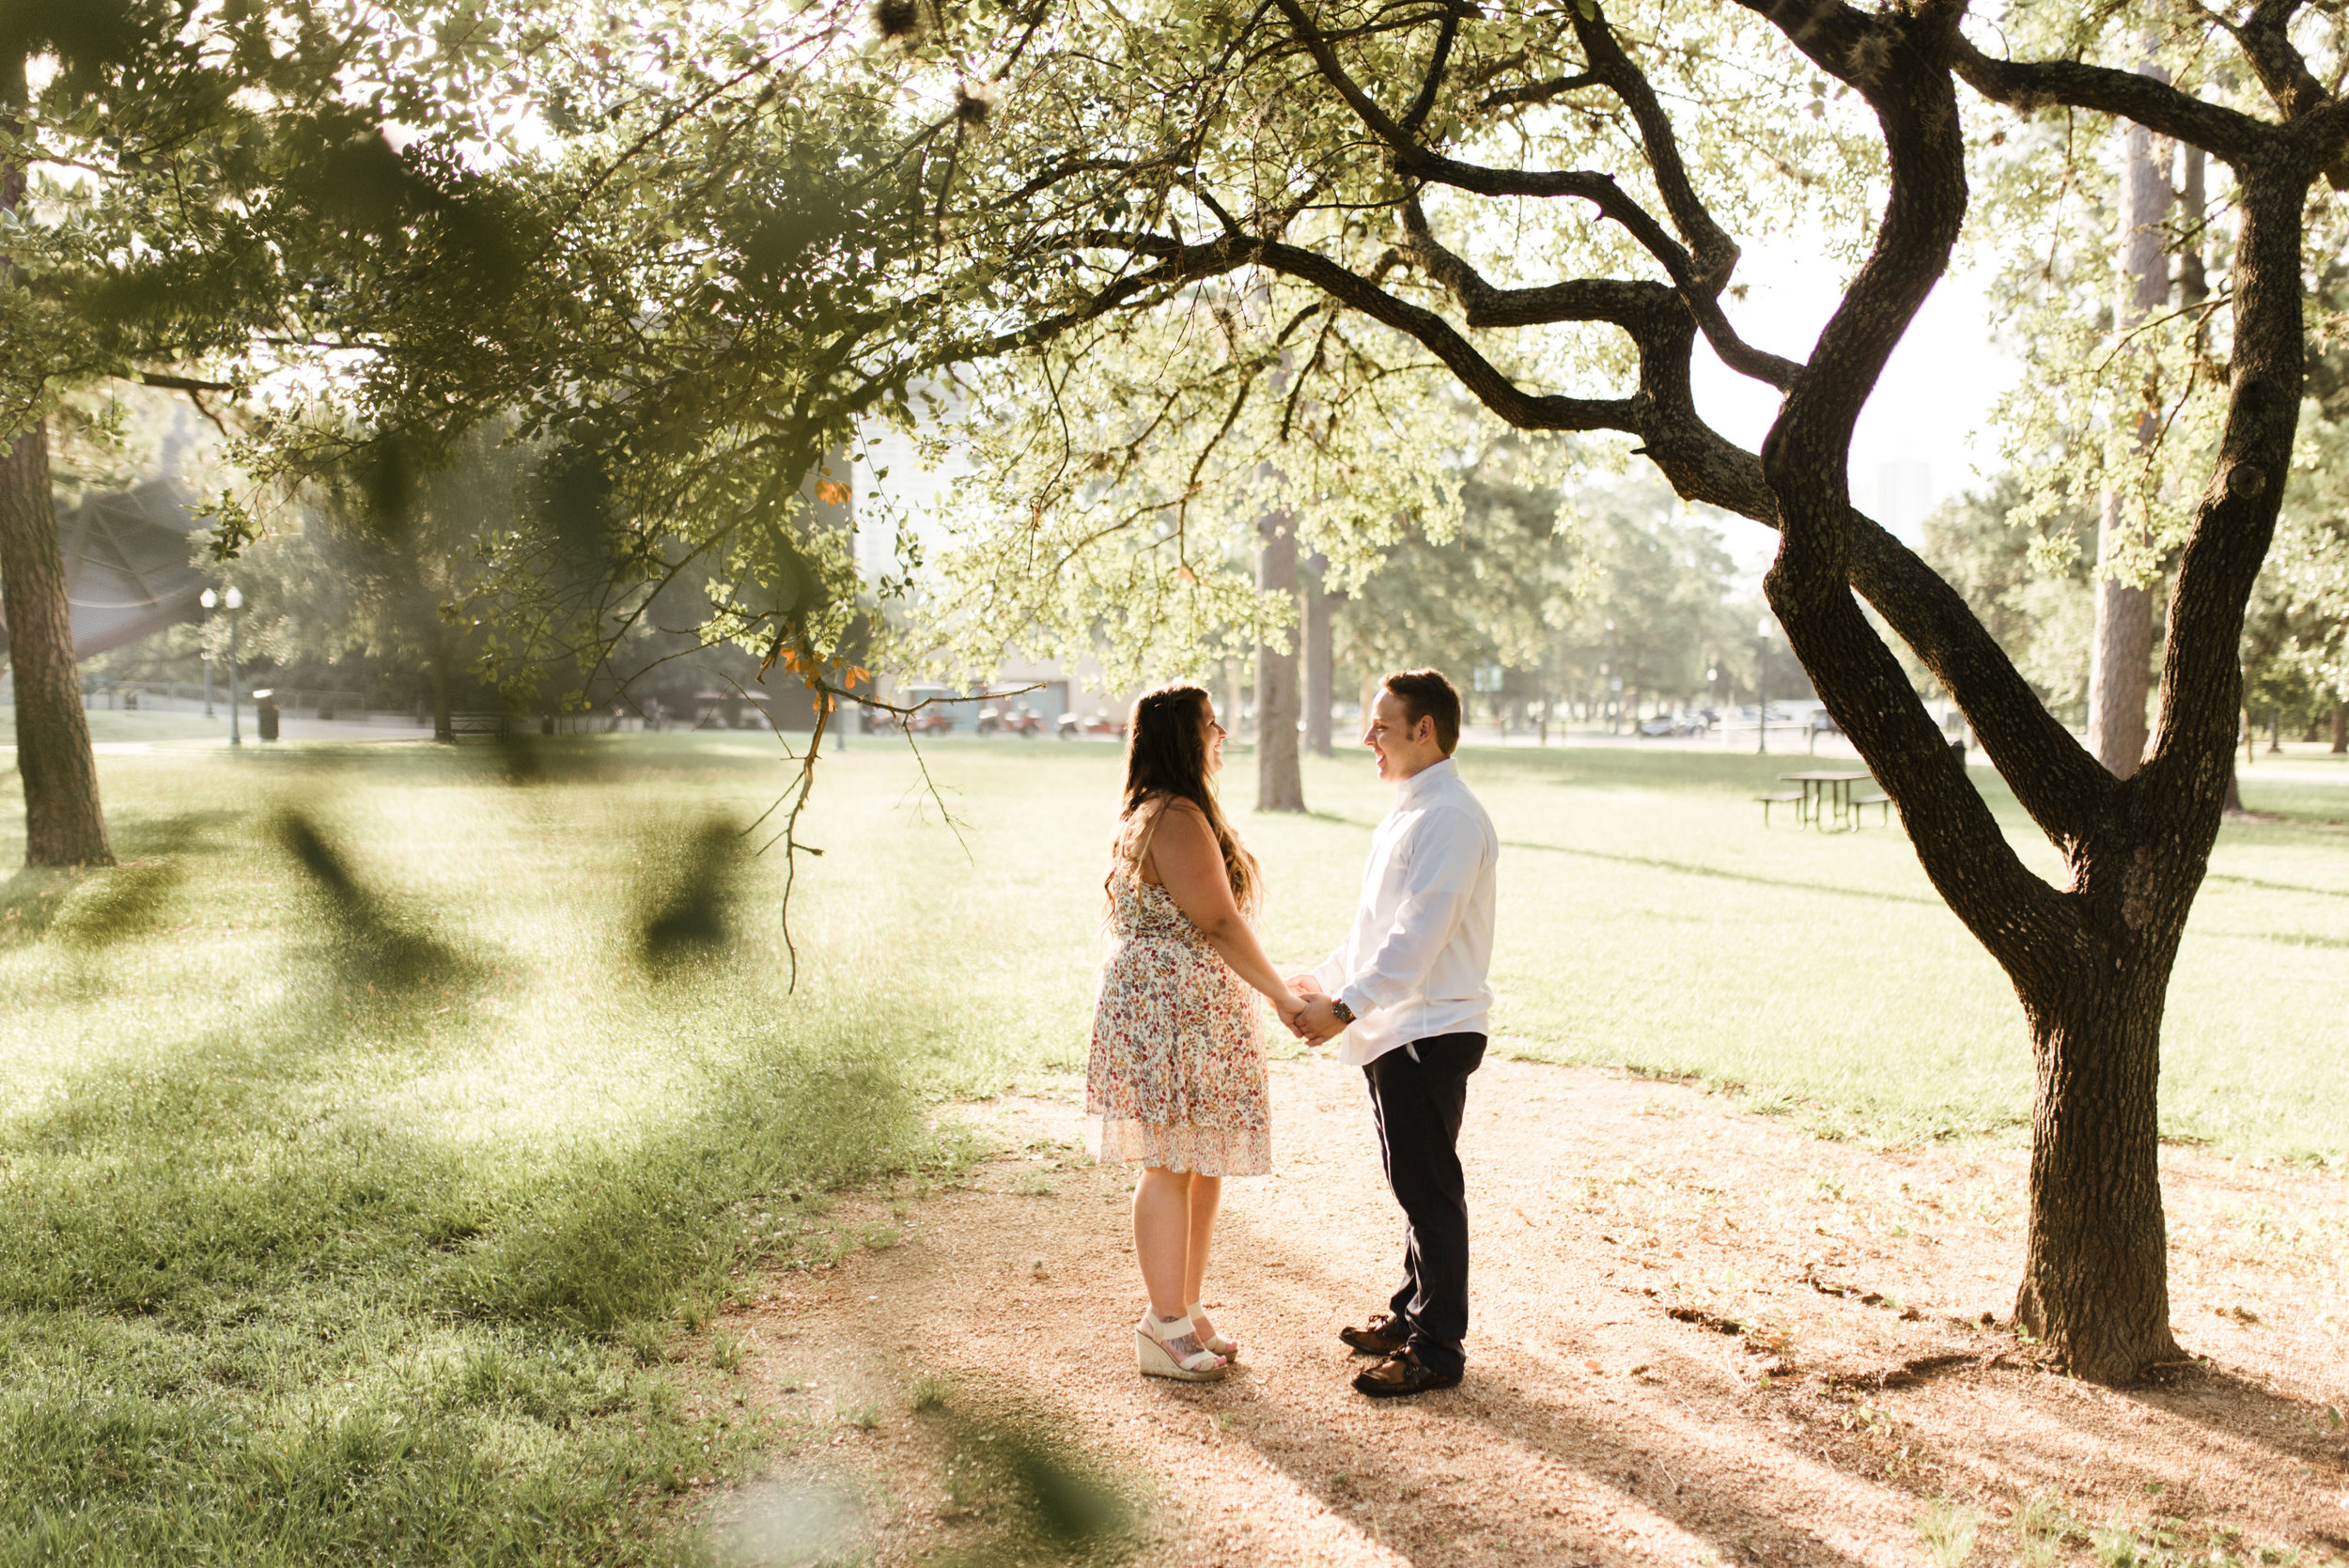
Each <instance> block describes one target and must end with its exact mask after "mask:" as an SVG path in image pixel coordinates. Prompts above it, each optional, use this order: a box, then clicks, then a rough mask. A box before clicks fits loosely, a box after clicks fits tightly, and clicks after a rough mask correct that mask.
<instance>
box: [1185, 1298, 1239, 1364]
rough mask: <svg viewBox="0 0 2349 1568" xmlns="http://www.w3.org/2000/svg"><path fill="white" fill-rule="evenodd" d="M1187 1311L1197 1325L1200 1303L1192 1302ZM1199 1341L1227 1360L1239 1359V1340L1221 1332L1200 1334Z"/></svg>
mask: <svg viewBox="0 0 2349 1568" xmlns="http://www.w3.org/2000/svg"><path fill="white" fill-rule="evenodd" d="M1186 1311H1188V1312H1190V1316H1191V1321H1192V1323H1193V1324H1194V1325H1196V1324H1197V1322H1198V1319H1199V1303H1198V1302H1196V1301H1194V1302H1192V1303H1191V1304H1190V1307H1189V1308H1187V1309H1186ZM1199 1343H1201V1344H1204V1345H1206V1347H1207V1348H1208V1349H1209V1350H1212V1351H1214V1352H1215V1353H1216V1354H1217V1355H1218V1356H1221V1357H1222V1358H1224V1359H1225V1360H1227V1361H1237V1360H1238V1359H1239V1341H1237V1340H1233V1339H1226V1338H1224V1337H1223V1336H1222V1335H1221V1334H1202V1335H1200V1336H1199Z"/></svg>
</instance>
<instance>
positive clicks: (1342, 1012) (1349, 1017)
mask: <svg viewBox="0 0 2349 1568" xmlns="http://www.w3.org/2000/svg"><path fill="white" fill-rule="evenodd" d="M1330 1013H1331V1014H1332V1015H1333V1016H1334V1017H1336V1018H1337V1020H1338V1022H1339V1023H1341V1024H1349V1023H1352V1022H1353V1021H1354V1009H1352V1008H1351V1007H1348V1006H1347V1005H1346V1003H1345V1002H1343V1001H1339V1000H1338V999H1337V998H1335V997H1331V998H1330Z"/></svg>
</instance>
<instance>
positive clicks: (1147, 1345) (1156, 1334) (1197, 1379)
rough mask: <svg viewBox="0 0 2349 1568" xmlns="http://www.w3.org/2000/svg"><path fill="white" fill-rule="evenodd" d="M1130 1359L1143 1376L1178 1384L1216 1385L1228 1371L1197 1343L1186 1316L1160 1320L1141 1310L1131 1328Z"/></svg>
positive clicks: (1226, 1365) (1227, 1365)
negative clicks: (1134, 1362) (1138, 1320)
mask: <svg viewBox="0 0 2349 1568" xmlns="http://www.w3.org/2000/svg"><path fill="white" fill-rule="evenodd" d="M1186 1345H1188V1346H1189V1347H1190V1348H1189V1349H1186V1348H1184V1347H1185V1346H1186ZM1134 1358H1135V1359H1136V1361H1137V1362H1139V1363H1140V1365H1141V1368H1142V1375H1143V1376H1144V1377H1172V1378H1174V1379H1175V1380H1176V1381H1177V1382H1182V1383H1213V1382H1217V1381H1219V1380H1221V1378H1222V1377H1223V1376H1224V1375H1225V1374H1227V1373H1229V1372H1230V1371H1231V1370H1232V1365H1231V1363H1230V1362H1229V1361H1226V1360H1225V1359H1224V1358H1222V1357H1221V1356H1219V1355H1217V1354H1216V1353H1215V1352H1214V1351H1212V1350H1209V1349H1207V1348H1206V1346H1205V1345H1202V1344H1201V1343H1199V1341H1198V1339H1197V1337H1196V1336H1195V1335H1194V1333H1193V1332H1192V1328H1191V1322H1190V1315H1189V1314H1188V1313H1186V1314H1185V1315H1184V1316H1181V1317H1170V1318H1161V1317H1159V1315H1158V1314H1157V1313H1156V1312H1150V1311H1148V1310H1146V1309H1145V1310H1144V1311H1143V1314H1142V1321H1141V1322H1140V1323H1137V1324H1135V1325H1134Z"/></svg>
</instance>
